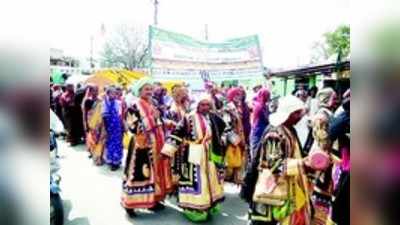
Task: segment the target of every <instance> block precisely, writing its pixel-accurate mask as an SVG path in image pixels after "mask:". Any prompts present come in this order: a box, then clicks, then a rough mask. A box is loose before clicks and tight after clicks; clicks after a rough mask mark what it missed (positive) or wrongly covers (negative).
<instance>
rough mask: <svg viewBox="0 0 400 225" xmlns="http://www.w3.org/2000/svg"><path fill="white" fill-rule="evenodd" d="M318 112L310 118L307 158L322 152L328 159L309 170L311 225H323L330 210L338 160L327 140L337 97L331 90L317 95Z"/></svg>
mask: <svg viewBox="0 0 400 225" xmlns="http://www.w3.org/2000/svg"><path fill="white" fill-rule="evenodd" d="M317 99H318V108H319V109H318V110H317V112H316V114H315V115H314V116H313V118H312V122H311V123H312V137H313V143H312V145H311V146H312V147H311V149H310V152H309V153H308V156H309V158H312V156H313V155H316V154H317V153H318V152H321V151H322V152H323V153H325V154H326V156H327V158H329V160H330V162H329V165H328V164H327V165H326V166H325V167H323V168H313V166H311V168H312V169H313V172H312V173H311V174H310V177H311V180H312V182H313V187H314V188H313V189H314V190H313V192H312V200H313V206H314V215H313V221H312V224H313V225H325V224H326V222H327V220H328V217H329V211H330V210H331V205H332V202H331V199H332V194H333V180H332V168H333V164H334V162H338V158H337V157H336V156H334V155H332V154H331V153H332V144H333V143H332V140H331V139H330V138H329V124H330V122H331V120H332V119H333V113H334V109H335V108H336V104H337V95H336V92H335V91H334V90H333V89H332V88H324V89H322V90H320V91H319V92H318V93H317Z"/></svg>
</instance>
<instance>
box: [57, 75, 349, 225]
mask: <svg viewBox="0 0 400 225" xmlns="http://www.w3.org/2000/svg"><path fill="white" fill-rule="evenodd" d="M271 95H272V94H271V90H270V88H269V87H267V86H263V85H259V86H257V87H254V88H253V89H251V90H247V89H245V88H243V87H241V86H239V87H229V88H226V87H221V86H218V85H217V84H215V83H214V82H211V81H205V91H204V92H203V93H201V94H197V95H195V94H192V92H191V90H190V88H188V87H187V86H186V85H183V84H176V85H174V86H173V87H172V88H171V90H169V91H168V90H167V89H166V88H164V87H163V86H162V84H161V83H159V82H157V81H155V80H153V79H152V78H149V77H145V78H142V79H140V80H137V81H135V82H134V83H133V85H132V86H131V87H129V88H127V89H125V88H123V87H121V86H118V85H109V86H107V87H104V88H103V87H102V88H99V87H98V86H97V85H95V84H81V85H79V86H75V85H73V84H66V85H59V84H51V87H50V108H51V109H50V114H51V117H54V118H59V119H60V121H62V124H63V126H64V127H65V130H66V132H65V139H66V141H67V142H68V143H69V144H70V145H71V146H74V145H78V144H85V145H86V148H87V151H88V156H89V158H90V159H91V160H92V161H93V164H94V165H96V166H103V165H106V166H108V167H109V168H110V170H112V171H119V169H120V168H122V171H123V180H122V181H121V199H120V201H121V205H122V207H123V208H124V209H125V210H126V212H127V214H128V215H129V216H130V217H135V218H137V219H140V216H138V212H137V209H140V208H147V209H150V210H154V211H158V210H162V209H163V207H164V205H163V204H162V203H163V201H164V200H165V198H166V197H167V196H168V195H174V196H176V198H177V202H178V204H179V207H181V208H182V209H183V215H184V216H185V217H186V218H188V219H189V220H190V221H195V222H201V221H206V220H208V219H209V218H210V217H212V216H214V215H216V214H218V213H219V212H220V211H221V208H222V206H223V201H224V182H231V183H234V184H237V185H239V186H240V187H241V191H240V193H239V195H240V197H241V198H242V199H243V200H244V201H246V202H247V203H248V206H249V211H248V218H249V224H253V225H258V224H260V225H261V224H263V225H267V224H268V225H270V224H271V225H272V224H281V225H311V224H313V225H326V224H338V225H345V224H350V221H349V220H350V216H349V214H350V209H349V207H350V200H349V198H350V183H349V182H350V95H351V94H350V90H347V91H346V92H345V93H344V94H343V95H340V94H339V93H337V92H336V91H335V90H334V89H332V88H330V87H324V88H321V89H320V90H318V89H317V88H316V87H312V88H304V87H300V88H298V89H297V90H296V91H294V92H293V93H292V94H290V95H287V96H281V97H276V96H271ZM61 136H62V134H61ZM124 159H125V160H124ZM116 201H118V200H116Z"/></svg>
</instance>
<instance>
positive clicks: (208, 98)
mask: <svg viewBox="0 0 400 225" xmlns="http://www.w3.org/2000/svg"><path fill="white" fill-rule="evenodd" d="M203 101H208V102H209V103H210V104H212V98H211V96H210V94H207V93H203V94H201V95H200V97H199V98H198V99H197V101H196V103H195V104H194V105H195V109H196V111H197V109H198V107H199V104H200V102H203Z"/></svg>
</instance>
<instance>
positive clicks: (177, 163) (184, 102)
mask: <svg viewBox="0 0 400 225" xmlns="http://www.w3.org/2000/svg"><path fill="white" fill-rule="evenodd" d="M172 98H173V102H172V104H171V107H170V109H169V110H168V112H167V113H166V121H165V124H166V125H167V126H166V128H167V136H168V135H170V134H171V133H172V132H173V131H174V130H175V128H176V126H177V124H178V123H179V122H180V121H181V120H182V119H183V118H184V117H185V115H186V114H187V113H189V110H190V99H189V92H188V90H187V88H186V87H184V86H183V85H181V84H177V85H174V86H173V87H172ZM183 151H184V146H183V145H180V146H179V149H178V150H177V151H176V153H175V156H174V158H173V159H172V166H171V168H172V180H173V184H174V190H176V187H177V186H178V181H179V176H180V168H181V164H182V163H181V159H182V154H183Z"/></svg>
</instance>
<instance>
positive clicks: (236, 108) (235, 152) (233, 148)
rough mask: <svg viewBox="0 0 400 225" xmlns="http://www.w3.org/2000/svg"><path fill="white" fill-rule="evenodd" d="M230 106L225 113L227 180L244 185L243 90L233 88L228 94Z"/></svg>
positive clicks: (228, 105)
mask: <svg viewBox="0 0 400 225" xmlns="http://www.w3.org/2000/svg"><path fill="white" fill-rule="evenodd" d="M227 100H228V104H227V106H226V107H225V110H224V113H223V119H224V121H225V123H226V125H227V127H226V130H225V131H226V133H227V142H228V143H227V149H226V154H225V161H226V166H227V168H226V175H225V180H227V181H232V182H234V183H235V184H241V183H242V171H243V168H245V161H246V153H245V147H246V142H245V136H244V131H243V124H242V118H241V113H240V112H241V108H242V105H241V104H242V90H241V89H240V88H231V89H229V90H228V93H227Z"/></svg>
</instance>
